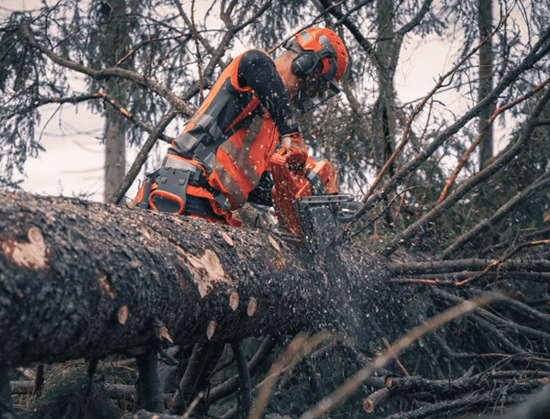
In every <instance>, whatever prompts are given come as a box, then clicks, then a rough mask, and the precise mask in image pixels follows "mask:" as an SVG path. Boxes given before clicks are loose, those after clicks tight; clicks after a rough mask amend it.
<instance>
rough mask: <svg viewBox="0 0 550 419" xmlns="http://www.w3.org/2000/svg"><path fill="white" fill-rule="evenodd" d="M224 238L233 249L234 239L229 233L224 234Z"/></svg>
mask: <svg viewBox="0 0 550 419" xmlns="http://www.w3.org/2000/svg"><path fill="white" fill-rule="evenodd" d="M222 237H223V239H224V240H225V242H226V243H227V244H228V245H229V246H231V247H233V245H234V244H233V239H232V238H231V237H229V235H228V234H227V233H222Z"/></svg>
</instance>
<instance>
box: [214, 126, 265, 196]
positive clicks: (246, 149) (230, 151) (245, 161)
mask: <svg viewBox="0 0 550 419" xmlns="http://www.w3.org/2000/svg"><path fill="white" fill-rule="evenodd" d="M263 122H264V118H262V117H259V116H257V117H255V118H254V120H253V121H252V123H251V124H250V127H249V128H248V132H247V133H246V137H244V140H243V143H242V146H241V149H240V150H239V149H238V148H237V146H236V145H235V144H233V142H232V141H226V142H225V143H223V144H222V145H221V147H220V148H221V149H222V150H223V151H225V152H226V153H227V155H228V156H229V157H231V159H233V161H234V162H235V164H236V165H237V167H238V168H239V169H241V170H242V172H243V173H244V174H245V175H246V177H247V178H248V180H249V181H250V183H251V184H252V185H253V186H256V185H257V184H258V183H259V182H260V176H258V174H257V173H256V171H255V170H254V168H253V167H252V165H251V164H250V161H249V158H250V148H251V147H252V143H253V142H254V141H255V140H256V138H257V137H258V134H259V133H260V131H261V129H262V125H263Z"/></svg>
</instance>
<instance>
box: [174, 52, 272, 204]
mask: <svg viewBox="0 0 550 419" xmlns="http://www.w3.org/2000/svg"><path fill="white" fill-rule="evenodd" d="M264 54H265V53H264ZM243 55H244V54H241V55H240V56H239V57H237V58H236V59H235V60H233V61H232V62H231V64H230V65H229V66H228V67H227V68H226V69H225V70H224V71H223V72H222V74H221V76H220V77H219V79H218V80H217V82H216V83H215V84H214V86H213V88H212V90H211V91H210V94H209V95H208V97H207V98H206V100H205V101H204V103H203V104H202V105H201V107H200V108H199V110H198V111H197V113H196V114H195V115H194V116H193V117H192V118H191V120H190V121H189V123H188V124H187V126H186V127H185V129H184V131H183V133H182V134H181V135H180V136H178V137H177V138H176V139H175V140H174V141H173V142H172V147H170V149H169V150H168V154H167V155H168V156H170V157H175V158H180V159H182V160H186V161H188V162H190V163H192V164H194V165H196V166H200V167H201V168H202V169H203V172H204V175H205V176H206V180H207V182H208V184H209V185H210V186H211V187H212V188H213V189H215V190H218V191H220V192H221V194H222V195H223V196H224V197H225V198H226V199H227V201H228V205H227V206H226V208H225V209H226V210H230V211H233V210H236V209H238V208H240V207H241V206H243V205H244V204H245V203H246V201H247V198H248V195H249V193H250V192H251V191H252V190H253V189H254V188H255V187H256V186H257V184H258V182H259V180H260V177H261V175H262V173H263V172H264V171H265V170H266V168H267V164H268V162H269V159H270V157H271V156H272V155H273V153H274V152H275V146H276V143H277V140H278V137H279V132H278V130H277V127H276V126H275V124H274V122H273V120H272V119H271V117H270V114H269V112H268V111H267V110H266V109H264V108H263V107H262V106H261V104H260V100H259V99H258V98H257V97H256V96H255V95H254V93H253V92H252V89H251V88H250V87H248V86H247V87H244V88H243V87H240V86H239V74H238V69H239V62H240V59H241V58H242V56H243ZM266 55H267V54H266ZM239 125H242V127H240V128H239V129H237V130H236V132H232V128H235V127H239ZM233 131H234V129H233ZM228 132H229V133H230V135H229V136H228V138H227V139H226V140H225V141H224V142H223V143H222V144H221V145H219V146H217V147H215V148H214V149H212V150H210V152H208V153H206V155H204V150H205V148H207V147H208V146H209V145H210V144H212V143H213V142H215V141H216V140H217V139H219V138H220V137H221V136H222V135H223V134H224V133H226V134H227V133H228ZM201 153H202V158H199V156H201ZM187 193H188V194H189V195H195V196H201V197H207V198H209V199H210V200H211V205H212V209H213V210H214V211H215V212H216V213H217V214H219V215H224V214H226V213H227V212H226V211H224V210H223V208H222V209H221V208H219V206H217V205H216V204H215V201H216V200H215V198H214V197H213V196H212V195H211V193H209V192H208V191H206V190H205V189H202V188H199V187H194V186H191V185H189V186H188V188H187ZM219 203H220V202H219V200H218V204H219Z"/></svg>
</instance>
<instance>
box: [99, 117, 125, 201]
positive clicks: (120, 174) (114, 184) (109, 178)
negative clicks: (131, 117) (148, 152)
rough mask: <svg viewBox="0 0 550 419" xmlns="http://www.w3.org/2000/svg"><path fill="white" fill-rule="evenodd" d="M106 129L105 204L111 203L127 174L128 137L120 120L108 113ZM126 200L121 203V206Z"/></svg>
mask: <svg viewBox="0 0 550 419" xmlns="http://www.w3.org/2000/svg"><path fill="white" fill-rule="evenodd" d="M106 119H107V121H106V127H105V189H104V193H103V198H104V202H109V200H110V199H111V196H112V195H113V194H114V193H115V192H116V190H117V188H118V187H119V185H120V184H121V183H122V180H123V179H124V175H125V173H126V135H125V132H124V126H123V124H122V123H121V121H120V118H117V116H115V115H112V112H107V117H106ZM123 204H124V200H123V201H121V205H123Z"/></svg>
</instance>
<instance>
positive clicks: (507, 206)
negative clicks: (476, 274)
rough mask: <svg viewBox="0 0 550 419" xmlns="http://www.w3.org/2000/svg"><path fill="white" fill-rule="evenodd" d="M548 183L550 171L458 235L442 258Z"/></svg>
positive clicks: (447, 256)
mask: <svg viewBox="0 0 550 419" xmlns="http://www.w3.org/2000/svg"><path fill="white" fill-rule="evenodd" d="M548 185H550V173H545V174H543V175H542V176H541V177H540V178H539V179H537V180H536V181H535V182H534V183H533V184H531V185H530V186H529V187H528V188H525V189H524V190H523V191H521V192H519V193H517V194H516V195H515V196H514V197H513V198H512V199H510V200H509V201H508V202H506V204H504V205H503V206H501V207H500V208H499V209H498V210H497V211H496V212H495V213H494V214H493V215H492V216H491V217H489V218H487V219H485V220H483V221H482V222H480V223H478V224H477V225H476V226H475V227H473V228H472V229H470V230H469V231H468V232H467V233H464V234H463V235H462V236H460V237H458V238H457V239H456V240H455V241H454V243H453V244H452V245H450V246H449V247H447V248H446V249H445V250H444V251H443V253H442V255H441V258H442V259H448V258H449V257H451V256H452V255H453V253H455V252H457V251H458V250H460V249H462V248H463V247H464V245H466V244H467V243H468V242H470V241H471V240H473V239H474V238H476V237H477V236H479V235H480V234H481V233H483V232H485V231H487V230H488V229H489V228H490V227H491V226H494V225H495V224H496V223H497V222H498V221H500V220H502V219H503V218H504V217H506V216H507V215H508V214H509V213H510V211H512V210H513V209H515V208H516V207H517V206H518V205H520V204H521V203H523V202H525V199H527V198H529V197H530V196H531V195H532V194H534V193H535V192H538V191H539V190H541V189H543V188H545V187H547V186H548Z"/></svg>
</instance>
